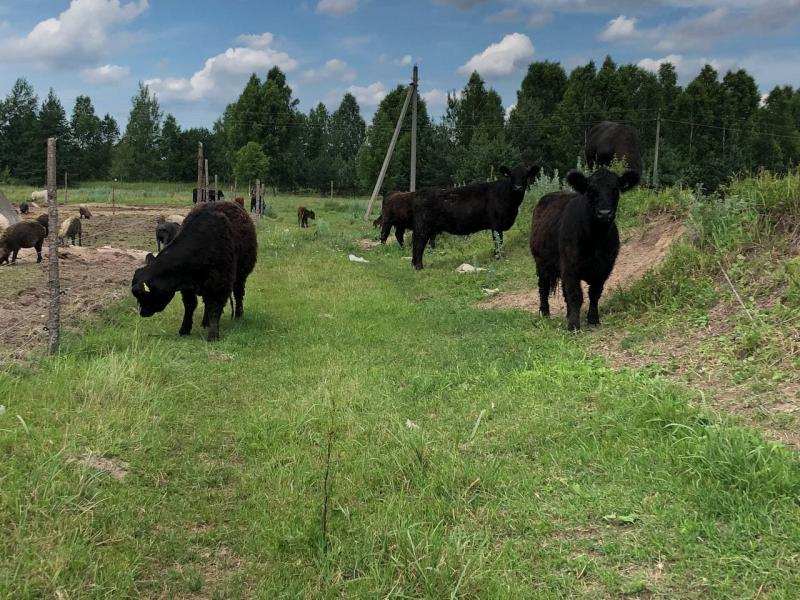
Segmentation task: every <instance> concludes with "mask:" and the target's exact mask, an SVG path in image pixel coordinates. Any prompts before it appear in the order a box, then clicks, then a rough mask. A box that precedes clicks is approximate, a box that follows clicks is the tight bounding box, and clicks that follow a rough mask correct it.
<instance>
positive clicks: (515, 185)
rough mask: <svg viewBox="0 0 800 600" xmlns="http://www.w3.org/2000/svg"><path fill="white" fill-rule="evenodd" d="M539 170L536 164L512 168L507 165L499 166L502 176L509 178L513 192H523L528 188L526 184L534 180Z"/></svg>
mask: <svg viewBox="0 0 800 600" xmlns="http://www.w3.org/2000/svg"><path fill="white" fill-rule="evenodd" d="M540 170H541V169H540V167H539V166H538V165H533V166H531V167H517V168H516V169H513V170H512V169H509V168H508V167H500V173H501V174H502V175H503V177H506V178H507V179H510V180H511V187H512V189H513V190H514V191H515V192H524V191H525V190H526V189H528V186H529V185H530V184H532V183H533V182H534V181H536V178H537V177H538V176H539V171H540Z"/></svg>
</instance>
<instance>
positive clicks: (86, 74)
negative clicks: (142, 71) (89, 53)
mask: <svg viewBox="0 0 800 600" xmlns="http://www.w3.org/2000/svg"><path fill="white" fill-rule="evenodd" d="M130 74H131V70H130V67H121V66H119V65H103V66H101V67H95V68H93V69H83V70H82V71H81V77H82V78H83V80H84V81H86V82H87V83H93V84H97V85H105V84H110V83H118V82H120V81H122V80H124V79H127V77H128V76H129V75H130Z"/></svg>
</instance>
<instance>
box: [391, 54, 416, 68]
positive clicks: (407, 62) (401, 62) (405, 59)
mask: <svg viewBox="0 0 800 600" xmlns="http://www.w3.org/2000/svg"><path fill="white" fill-rule="evenodd" d="M413 62H414V59H413V58H412V57H411V55H410V54H406V55H405V56H401V57H400V58H398V59H397V60H396V61H394V64H396V65H397V66H398V67H409V66H411V63H413Z"/></svg>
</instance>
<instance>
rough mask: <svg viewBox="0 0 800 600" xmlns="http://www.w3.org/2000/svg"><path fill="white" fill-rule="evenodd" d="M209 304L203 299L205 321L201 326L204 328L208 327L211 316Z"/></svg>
mask: <svg viewBox="0 0 800 600" xmlns="http://www.w3.org/2000/svg"><path fill="white" fill-rule="evenodd" d="M209 310H210V309H209V307H208V302H206V300H205V298H203V320H202V321H201V323H200V325H201V326H202V327H204V328H205V327H208V319H209V317H210V315H211V313H210V312H209Z"/></svg>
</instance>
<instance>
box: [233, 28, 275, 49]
mask: <svg viewBox="0 0 800 600" xmlns="http://www.w3.org/2000/svg"><path fill="white" fill-rule="evenodd" d="M274 41H275V36H274V35H272V34H271V33H270V32H269V31H265V32H264V33H243V34H242V35H240V36H239V37H237V38H236V43H237V44H240V45H241V46H247V47H248V48H268V47H269V46H271V45H272V42H274Z"/></svg>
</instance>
